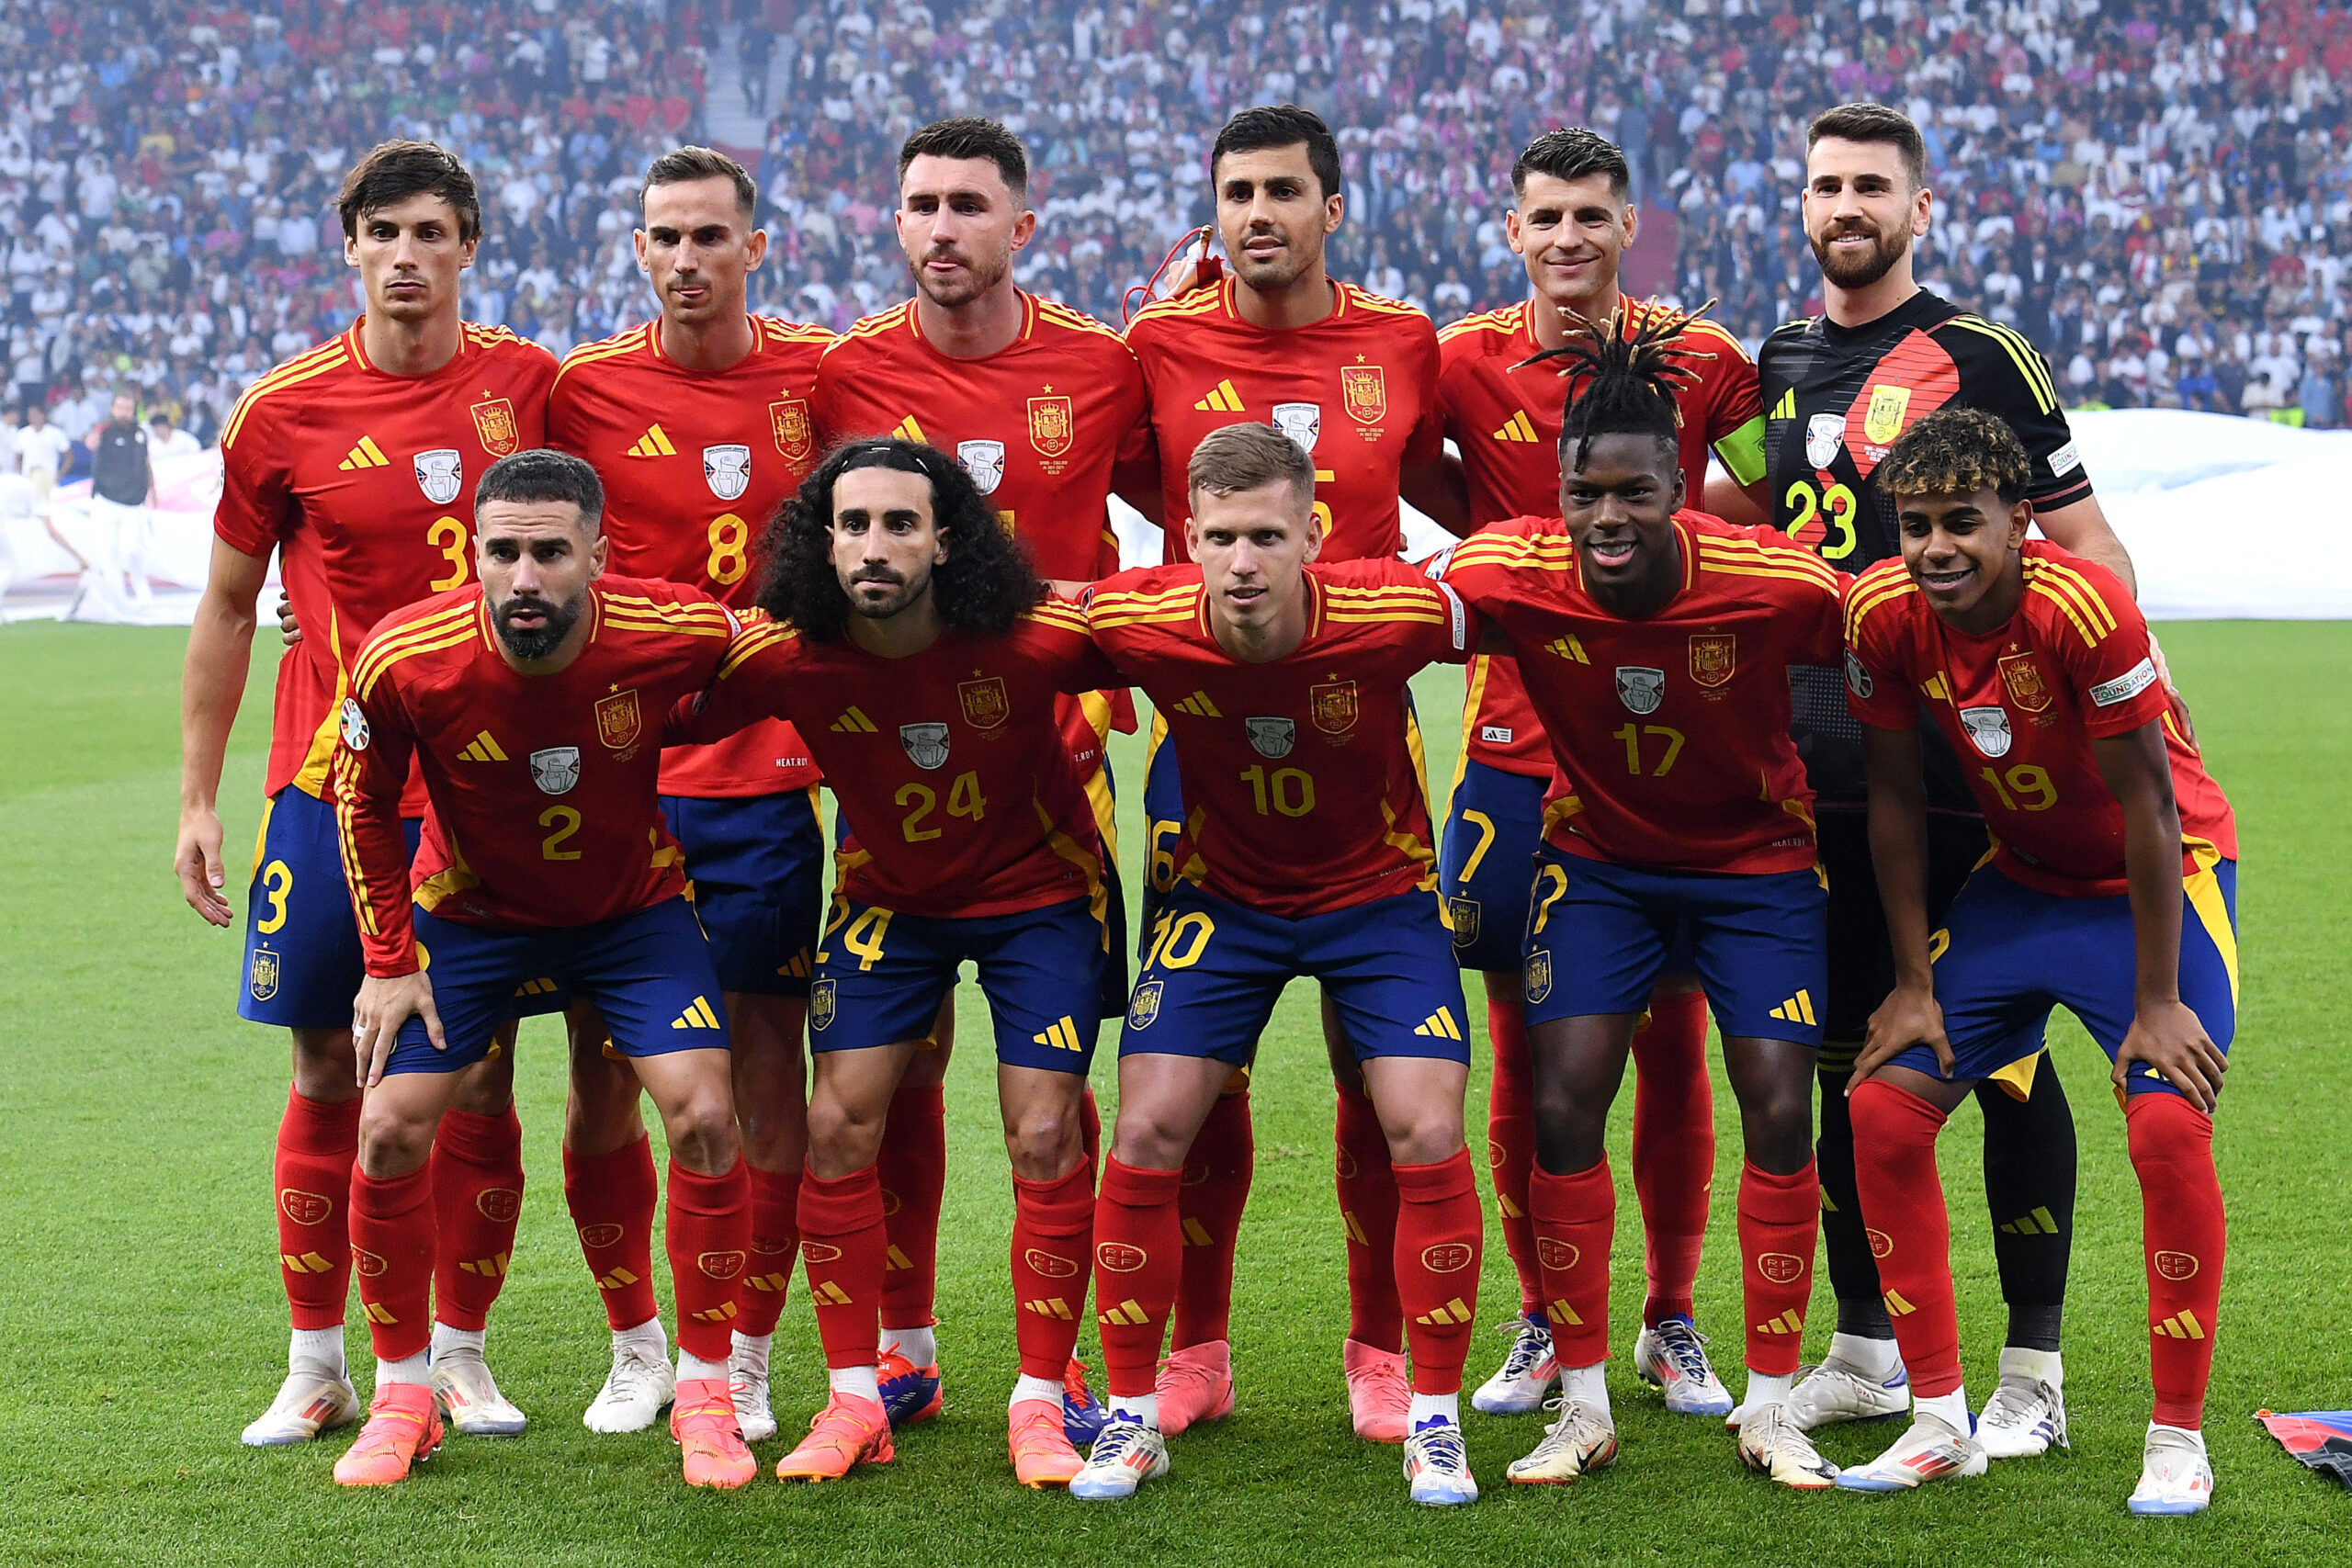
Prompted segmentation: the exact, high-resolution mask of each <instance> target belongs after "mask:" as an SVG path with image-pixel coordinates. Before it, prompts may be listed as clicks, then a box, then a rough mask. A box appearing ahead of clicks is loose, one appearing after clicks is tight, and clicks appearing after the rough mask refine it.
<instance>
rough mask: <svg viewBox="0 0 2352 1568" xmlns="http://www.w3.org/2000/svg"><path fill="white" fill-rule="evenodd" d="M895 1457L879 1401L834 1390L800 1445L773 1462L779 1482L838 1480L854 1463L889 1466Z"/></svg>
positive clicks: (896, 1452)
mask: <svg viewBox="0 0 2352 1568" xmlns="http://www.w3.org/2000/svg"><path fill="white" fill-rule="evenodd" d="M897 1457H898V1450H896V1449H895V1448H893V1447H891V1445H890V1417H889V1416H888V1415H886V1414H885V1413H884V1412H883V1409H882V1406H881V1404H880V1403H879V1402H878V1401H876V1400H871V1399H865V1398H863V1397H861V1396H859V1395H857V1394H854V1393H842V1392H841V1391H840V1390H839V1389H835V1390H834V1391H833V1394H832V1397H831V1399H829V1400H827V1401H826V1402H825V1407H824V1408H823V1409H822V1410H820V1411H819V1412H817V1416H816V1419H814V1420H813V1421H810V1422H809V1435H808V1436H807V1437H805V1438H801V1439H800V1446H799V1447H798V1448H797V1449H794V1450H792V1451H791V1452H790V1453H788V1454H786V1455H785V1456H784V1457H783V1458H782V1459H780V1460H778V1461H775V1478H776V1479H777V1480H778V1481H809V1482H816V1481H839V1480H840V1479H841V1478H842V1476H844V1475H847V1474H848V1473H849V1472H850V1467H851V1466H852V1465H857V1464H888V1463H889V1462H890V1461H892V1460H894V1459H896V1458H897Z"/></svg>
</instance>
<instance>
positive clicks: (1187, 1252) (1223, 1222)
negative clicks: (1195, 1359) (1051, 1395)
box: [1096, 1089, 1258, 1392]
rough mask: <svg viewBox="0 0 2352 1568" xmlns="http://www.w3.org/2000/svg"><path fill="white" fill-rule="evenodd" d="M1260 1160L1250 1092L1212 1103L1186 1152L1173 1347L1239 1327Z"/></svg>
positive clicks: (1208, 1340) (1179, 1200)
mask: <svg viewBox="0 0 2352 1568" xmlns="http://www.w3.org/2000/svg"><path fill="white" fill-rule="evenodd" d="M1257 1164H1258V1145H1257V1142H1256V1137H1255V1134H1253V1133H1252V1132H1251V1130H1250V1092H1249V1090H1247V1089H1244V1090H1242V1091H1241V1092H1240V1093H1239V1094H1230V1095H1226V1096H1224V1097H1223V1098H1221V1099H1219V1100H1217V1102H1216V1104H1215V1105H1213V1106H1211V1107H1210V1108H1209V1114H1208V1120H1206V1121H1204V1122H1202V1123H1201V1130H1200V1132H1199V1133H1198V1134H1194V1136H1193V1146H1192V1148H1191V1150H1190V1151H1188V1152H1187V1153H1186V1154H1185V1156H1184V1170H1183V1178H1184V1180H1183V1187H1182V1191H1181V1192H1179V1194H1178V1195H1177V1199H1176V1207H1177V1213H1178V1217H1179V1221H1180V1224H1181V1225H1182V1235H1183V1239H1184V1247H1183V1259H1182V1275H1181V1278H1180V1280H1179V1281H1178V1284H1177V1287H1176V1316H1175V1321H1174V1324H1173V1325H1172V1327H1171V1329H1170V1337H1169V1340H1168V1343H1169V1347H1170V1348H1171V1349H1176V1350H1182V1349H1183V1348H1185V1347H1186V1346H1188V1345H1206V1344H1210V1343H1212V1342H1214V1341H1216V1340H1219V1339H1223V1338H1226V1337H1228V1336H1229V1335H1230V1334H1231V1332H1232V1322H1233V1248H1234V1244H1235V1242H1236V1241H1237V1240H1238V1238H1239V1236H1240V1235H1241V1211H1242V1210H1243V1209H1245V1208H1247V1207H1248V1206H1249V1203H1250V1177H1251V1176H1252V1175H1254V1174H1255V1173H1256V1170H1257ZM1098 1294H1099V1290H1098ZM1096 1304H1097V1305H1100V1304H1101V1303H1099V1302H1098V1303H1096ZM1129 1392H1148V1391H1140V1390H1131V1391H1129Z"/></svg>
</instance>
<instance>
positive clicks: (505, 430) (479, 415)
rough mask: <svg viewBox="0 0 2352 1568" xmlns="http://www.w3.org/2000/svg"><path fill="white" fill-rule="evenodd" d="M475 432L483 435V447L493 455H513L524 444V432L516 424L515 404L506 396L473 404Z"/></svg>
mask: <svg viewBox="0 0 2352 1568" xmlns="http://www.w3.org/2000/svg"><path fill="white" fill-rule="evenodd" d="M471 412H472V413H473V416H474V434H476V435H479V436H481V449H482V450H483V451H485V452H487V453H489V454H490V455H491V456H492V457H513V456H514V455H515V452H516V451H517V450H519V449H520V448H521V446H522V445H523V438H522V434H521V432H520V431H519V430H517V429H516V427H515V405H514V404H513V403H510V402H508V401H507V400H505V399H504V398H492V399H491V400H490V401H488V402H486V403H476V404H475V405H474V406H473V409H472V411H471Z"/></svg>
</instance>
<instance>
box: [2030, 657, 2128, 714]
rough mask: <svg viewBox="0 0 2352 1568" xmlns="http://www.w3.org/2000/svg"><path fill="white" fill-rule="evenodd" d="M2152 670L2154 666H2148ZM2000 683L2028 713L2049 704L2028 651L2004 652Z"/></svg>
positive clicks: (2039, 669)
mask: <svg viewBox="0 0 2352 1568" xmlns="http://www.w3.org/2000/svg"><path fill="white" fill-rule="evenodd" d="M2150 668H2151V670H2152V671H2153V669H2154V666H2151V667H2150ZM2001 684H2002V685H2004V686H2007V688H2008V689H2009V701H2011V702H2013V703H2015V704H2017V705H2018V706H2019V707H2021V708H2023V709H2025V711H2026V712H2028V713H2040V712H2041V711H2042V710H2043V709H2045V708H2047V707H2048V706H2049V705H2050V688H2049V686H2047V685H2046V684H2044V683H2043V682H2042V679H2041V665H2039V664H2037V663H2035V662H2034V660H2033V655H2032V654H2030V653H2011V654H2006V655H2004V656H2003V657H2002V660H2001Z"/></svg>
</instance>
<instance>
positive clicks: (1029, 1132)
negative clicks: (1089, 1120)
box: [1004, 1097, 1083, 1181]
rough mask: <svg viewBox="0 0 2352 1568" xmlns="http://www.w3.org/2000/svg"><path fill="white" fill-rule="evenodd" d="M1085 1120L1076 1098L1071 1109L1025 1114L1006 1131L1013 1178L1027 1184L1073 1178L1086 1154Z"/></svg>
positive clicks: (1054, 1107)
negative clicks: (1071, 1174)
mask: <svg viewBox="0 0 2352 1568" xmlns="http://www.w3.org/2000/svg"><path fill="white" fill-rule="evenodd" d="M1081 1120H1082V1118H1081V1117H1080V1111H1079V1107H1078V1102H1077V1100H1076V1098H1075V1097H1072V1099H1071V1100H1070V1102H1069V1104H1067V1105H1064V1104H1061V1103H1058V1102H1057V1103H1055V1104H1052V1105H1042V1106H1036V1107H1033V1108H1031V1109H1028V1110H1026V1111H1023V1113H1022V1115H1021V1118H1020V1120H1019V1121H1018V1122H1014V1123H1012V1125H1009V1126H1007V1127H1006V1128H1005V1130H1004V1150H1005V1153H1006V1154H1007V1155H1008V1156H1011V1158H1012V1174H1013V1175H1015V1176H1018V1177H1019V1178H1021V1179H1023V1181H1053V1180H1056V1179H1059V1178H1061V1177H1064V1176H1067V1175H1069V1172H1070V1171H1071V1170H1072V1169H1073V1168H1075V1167H1076V1166H1077V1164H1078V1162H1079V1160H1080V1157H1081V1156H1082V1153H1083V1150H1082V1148H1081V1145H1080V1122H1081Z"/></svg>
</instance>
